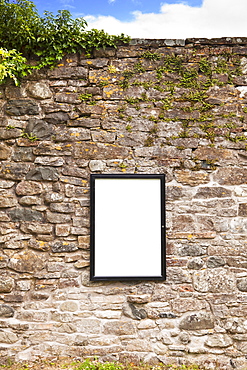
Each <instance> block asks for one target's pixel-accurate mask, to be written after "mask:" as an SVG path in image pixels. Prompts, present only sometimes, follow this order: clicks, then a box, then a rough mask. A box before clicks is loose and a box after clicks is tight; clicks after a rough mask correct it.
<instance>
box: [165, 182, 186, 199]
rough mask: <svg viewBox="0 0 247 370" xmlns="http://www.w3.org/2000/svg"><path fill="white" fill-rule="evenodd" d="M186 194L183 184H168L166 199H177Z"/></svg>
mask: <svg viewBox="0 0 247 370" xmlns="http://www.w3.org/2000/svg"><path fill="white" fill-rule="evenodd" d="M183 195H184V193H183V188H182V186H171V185H170V186H167V188H166V199H167V200H177V199H179V198H182V197H183Z"/></svg>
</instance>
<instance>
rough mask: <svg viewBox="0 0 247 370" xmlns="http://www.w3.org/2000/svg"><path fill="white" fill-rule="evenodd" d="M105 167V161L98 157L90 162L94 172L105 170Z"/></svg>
mask: <svg viewBox="0 0 247 370" xmlns="http://www.w3.org/2000/svg"><path fill="white" fill-rule="evenodd" d="M105 167H106V164H105V162H103V161H100V160H97V159H96V160H92V161H90V162H89V168H90V170H91V171H92V172H95V171H104V169H105Z"/></svg>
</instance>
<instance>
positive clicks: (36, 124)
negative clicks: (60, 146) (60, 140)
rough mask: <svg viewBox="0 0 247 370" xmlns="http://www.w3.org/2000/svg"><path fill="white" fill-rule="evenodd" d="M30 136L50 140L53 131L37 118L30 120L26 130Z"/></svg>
mask: <svg viewBox="0 0 247 370" xmlns="http://www.w3.org/2000/svg"><path fill="white" fill-rule="evenodd" d="M25 132H26V133H27V134H28V135H29V136H35V137H37V139H43V140H44V139H48V138H49V137H50V136H51V135H52V133H53V131H52V127H51V126H50V125H49V124H48V123H47V122H45V121H43V120H41V119H37V118H30V119H29V122H28V124H27V126H26V128H25Z"/></svg>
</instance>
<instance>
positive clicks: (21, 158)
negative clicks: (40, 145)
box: [12, 147, 35, 162]
mask: <svg viewBox="0 0 247 370" xmlns="http://www.w3.org/2000/svg"><path fill="white" fill-rule="evenodd" d="M12 158H13V160H14V161H15V162H33V161H34V158H35V157H34V155H33V149H32V148H28V147H19V148H16V150H15V151H14V154H13V156H12Z"/></svg>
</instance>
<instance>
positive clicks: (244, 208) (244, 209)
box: [238, 203, 247, 217]
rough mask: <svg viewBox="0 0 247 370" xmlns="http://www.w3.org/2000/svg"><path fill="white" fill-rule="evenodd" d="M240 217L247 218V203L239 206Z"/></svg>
mask: <svg viewBox="0 0 247 370" xmlns="http://www.w3.org/2000/svg"><path fill="white" fill-rule="evenodd" d="M238 215H239V216H243V217H246V216H247V203H240V204H239V206H238Z"/></svg>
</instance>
